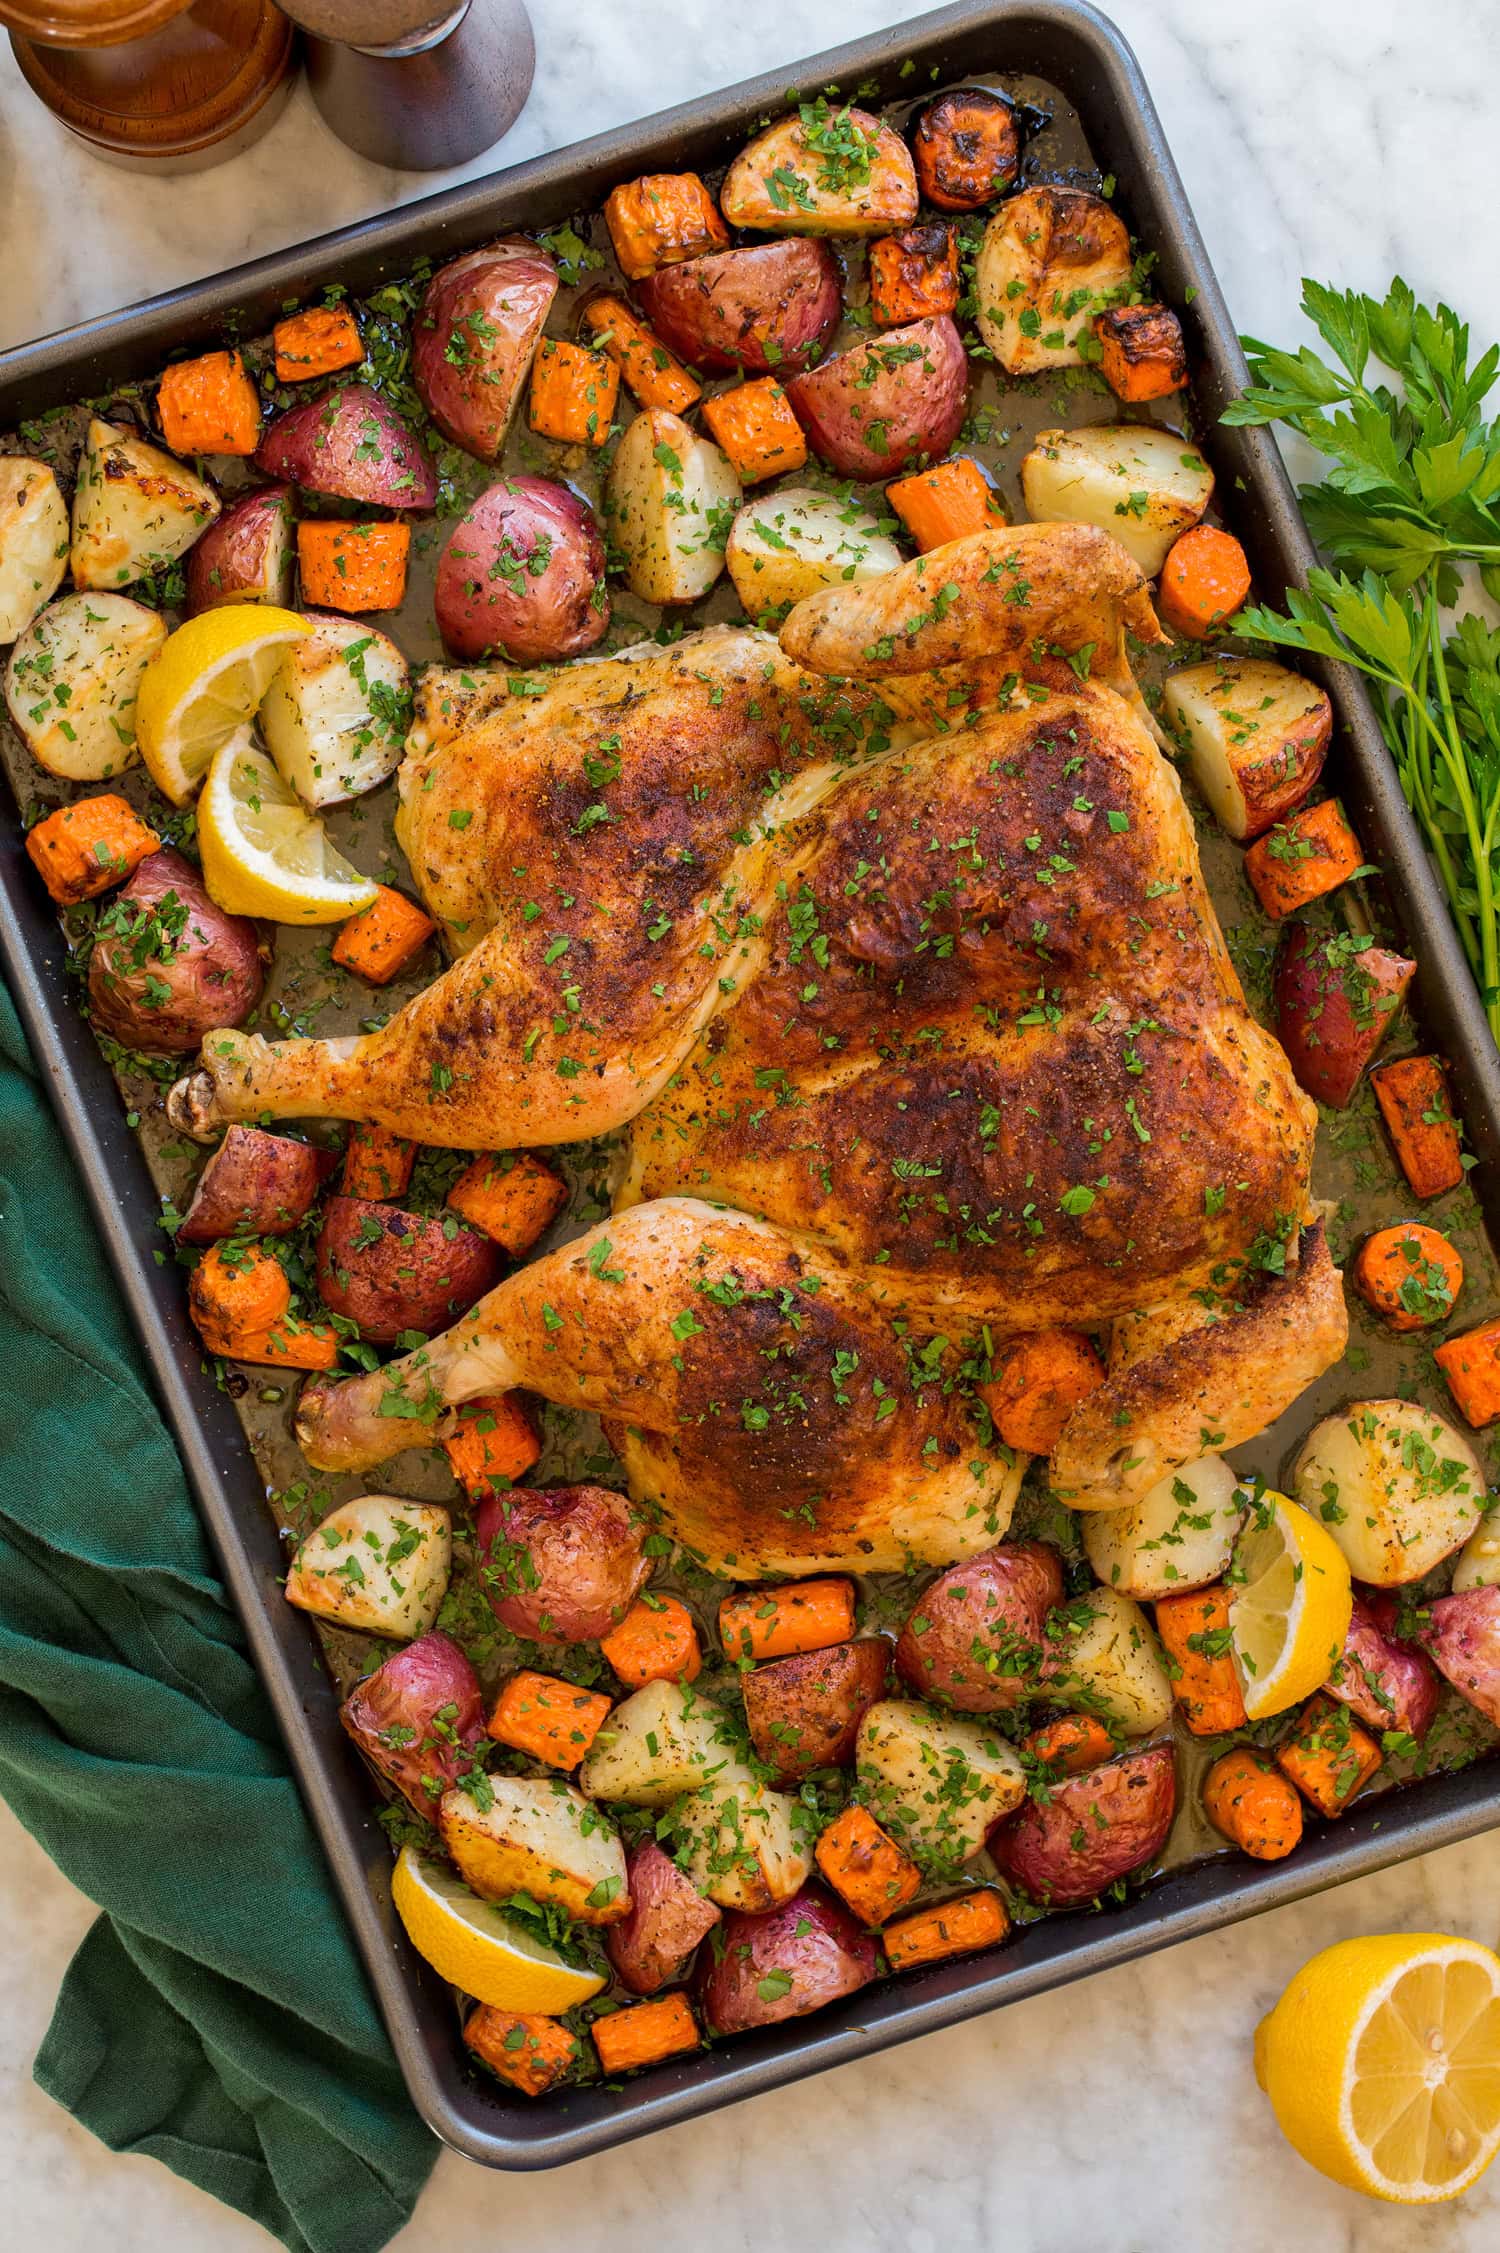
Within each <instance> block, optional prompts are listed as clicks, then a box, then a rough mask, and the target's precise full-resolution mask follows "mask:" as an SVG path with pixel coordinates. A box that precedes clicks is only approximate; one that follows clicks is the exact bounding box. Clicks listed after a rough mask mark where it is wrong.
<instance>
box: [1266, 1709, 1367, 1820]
mask: <svg viewBox="0 0 1500 2253" xmlns="http://www.w3.org/2000/svg"><path fill="white" fill-rule="evenodd" d="M1380 1762H1381V1752H1380V1747H1379V1745H1378V1744H1377V1743H1376V1742H1375V1739H1374V1738H1373V1737H1372V1736H1371V1735H1370V1734H1369V1732H1368V1730H1365V1729H1362V1728H1361V1727H1360V1725H1359V1723H1358V1722H1357V1721H1356V1720H1355V1718H1354V1716H1353V1714H1352V1713H1351V1712H1350V1711H1349V1708H1348V1707H1347V1706H1346V1705H1338V1704H1336V1703H1335V1701H1334V1700H1333V1699H1332V1698H1325V1697H1324V1696H1323V1694H1322V1692H1321V1691H1319V1693H1318V1695H1317V1696H1316V1697H1315V1698H1311V1699H1309V1701H1308V1703H1307V1704H1306V1705H1305V1706H1304V1707H1303V1708H1302V1711H1301V1714H1300V1715H1299V1716H1298V1720H1297V1727H1296V1730H1295V1732H1294V1734H1293V1735H1292V1736H1290V1737H1288V1738H1287V1740H1286V1742H1285V1743H1284V1744H1281V1745H1278V1746H1277V1748H1276V1765H1277V1767H1278V1768H1279V1769H1280V1770H1281V1772H1282V1774H1283V1775H1284V1776H1290V1778H1291V1780H1292V1782H1293V1783H1294V1784H1295V1785H1296V1787H1297V1789H1298V1791H1300V1792H1301V1793H1302V1795H1303V1797H1304V1798H1306V1799H1310V1800H1311V1801H1312V1803H1313V1805H1314V1807H1317V1808H1320V1809H1321V1810H1322V1812H1323V1813H1324V1814H1325V1815H1342V1814H1344V1813H1345V1812H1346V1811H1347V1809H1348V1807H1349V1804H1350V1802H1351V1801H1352V1800H1353V1798H1354V1795H1355V1793H1356V1792H1357V1791H1359V1790H1360V1788H1361V1786H1362V1785H1364V1784H1367V1783H1368V1782H1369V1780H1370V1778H1371V1777H1372V1776H1373V1775H1374V1773H1375V1771H1376V1769H1377V1768H1378V1767H1379V1766H1380Z"/></svg>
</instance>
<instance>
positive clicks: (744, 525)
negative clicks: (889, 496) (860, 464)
mask: <svg viewBox="0 0 1500 2253" xmlns="http://www.w3.org/2000/svg"><path fill="white" fill-rule="evenodd" d="M725 558H726V560H727V562H728V565H729V576H730V578H731V579H732V580H733V581H734V591H735V593H736V594H737V595H738V596H739V598H740V601H741V602H742V603H743V604H744V606H745V608H746V610H747V611H749V613H750V615H751V616H752V617H753V618H759V617H760V616H761V615H762V613H763V612H765V611H767V610H779V609H780V608H781V607H782V606H783V604H785V603H791V602H800V601H801V600H802V597H803V596H804V595H815V594H816V593H817V592H818V590H819V589H820V588H821V587H835V586H842V585H852V584H854V583H855V582H857V581H859V580H862V579H878V578H880V576H881V575H882V573H884V572H886V571H894V570H895V569H896V567H897V565H898V564H900V563H903V562H904V561H905V557H904V556H903V555H902V553H901V550H900V549H899V548H898V547H897V545H896V543H895V541H894V540H890V539H887V538H886V536H885V534H884V533H883V532H882V531H881V529H880V526H879V525H878V524H877V523H876V521H875V519H874V517H873V516H871V515H870V514H869V513H868V512H867V511H866V510H865V509H862V508H861V507H860V506H859V504H858V502H856V501H846V500H841V499H840V498H839V496H838V494H837V493H820V492H818V491H817V490H816V489H815V488H814V487H813V486H811V485H786V486H782V487H780V488H778V490H777V491H775V492H773V493H767V494H766V496H765V498H764V499H763V500H759V501H747V502H746V503H745V506H744V507H743V508H742V509H741V510H740V512H739V515H738V516H737V517H736V518H735V520H734V523H733V525H732V526H731V527H730V533H729V545H728V547H727V548H726V550H725Z"/></svg>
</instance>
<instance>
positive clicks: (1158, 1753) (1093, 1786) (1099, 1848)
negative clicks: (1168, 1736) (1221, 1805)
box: [989, 1744, 1177, 1909]
mask: <svg viewBox="0 0 1500 2253" xmlns="http://www.w3.org/2000/svg"><path fill="white" fill-rule="evenodd" d="M1176 1812H1177V1763H1176V1758H1175V1756H1174V1754H1173V1751H1172V1747H1171V1746H1170V1744H1155V1745H1147V1746H1146V1748H1145V1750H1144V1751H1142V1752H1126V1753H1122V1754H1121V1755H1120V1756H1119V1758H1118V1759H1116V1760H1106V1761H1105V1762H1104V1764H1103V1766H1102V1767H1099V1768H1089V1769H1086V1770H1085V1771H1084V1773H1083V1774H1082V1775H1078V1776H1065V1777H1064V1778H1063V1780H1062V1782H1061V1783H1057V1784H1052V1785H1050V1786H1049V1790H1048V1797H1047V1799H1046V1801H1045V1802H1042V1801H1040V1800H1035V1799H1028V1800H1027V1802H1026V1804H1025V1806H1024V1807H1022V1808H1021V1809H1020V1811H1019V1813H1017V1814H1015V1815H1013V1816H1011V1817H1009V1818H1008V1819H1007V1820H1006V1821H1005V1822H1003V1823H999V1824H997V1825H996V1827H995V1829H994V1830H993V1831H991V1833H990V1837H989V1848H990V1853H991V1855H992V1856H993V1858H994V1862H995V1866H996V1868H997V1869H998V1870H1000V1872H1001V1873H1002V1875H1003V1876H1005V1877H1007V1878H1009V1880H1010V1882H1011V1884H1012V1885H1017V1886H1019V1887H1020V1888H1021V1890H1022V1891H1023V1892H1024V1893H1029V1894H1030V1896H1031V1898H1032V1900H1033V1901H1036V1902H1039V1903H1041V1904H1042V1906H1043V1907H1045V1908H1051V1909H1076V1908H1079V1907H1080V1906H1081V1905H1082V1904H1083V1903H1084V1902H1085V1901H1092V1900H1094V1899H1095V1898H1096V1896H1097V1895H1099V1894H1101V1893H1103V1892H1104V1891H1105V1889H1106V1887H1108V1886H1111V1885H1113V1884H1114V1882H1115V1880H1116V1878H1122V1877H1128V1876H1129V1874H1130V1872H1131V1871H1132V1870H1138V1869H1140V1868H1141V1867H1142V1866H1143V1865H1144V1864H1145V1863H1147V1862H1154V1861H1155V1859H1156V1857H1157V1855H1158V1854H1159V1853H1160V1852H1161V1850H1162V1848H1163V1847H1164V1846H1165V1845H1166V1843H1167V1838H1168V1834H1169V1833H1170V1831H1171V1828H1172V1819H1173V1817H1174V1816H1175V1814H1176Z"/></svg>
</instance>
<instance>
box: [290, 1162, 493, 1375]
mask: <svg viewBox="0 0 1500 2253" xmlns="http://www.w3.org/2000/svg"><path fill="white" fill-rule="evenodd" d="M317 1267H318V1294H319V1296H320V1297H321V1299H322V1301H323V1304H324V1305H325V1306H326V1307H327V1308H328V1311H329V1313H330V1314H342V1315H344V1316H345V1317H346V1319H347V1320H349V1321H350V1322H353V1323H354V1324H356V1326H357V1327H358V1330H359V1334H360V1336H361V1337H362V1338H365V1339H368V1341H369V1342H370V1344H371V1345H377V1346H390V1345H394V1344H395V1342H396V1340H397V1339H398V1338H399V1337H401V1336H402V1335H403V1333H404V1332H406V1331H408V1330H418V1331H420V1332H421V1333H422V1334H423V1336H424V1337H432V1336H433V1335H434V1334H435V1333H436V1332H437V1331H439V1330H446V1329H447V1327H448V1325H449V1323H450V1322H455V1321H457V1319H458V1317H459V1315H461V1314H463V1313H465V1312H467V1310H468V1309H469V1308H470V1307H471V1306H472V1305H473V1304H474V1301H475V1300H476V1299H482V1298H483V1297H484V1294H485V1292H486V1291H487V1290H489V1288H490V1287H491V1285H492V1284H494V1283H497V1282H498V1281H499V1279H500V1254H499V1252H498V1250H497V1249H496V1247H495V1246H494V1245H493V1244H492V1243H491V1242H490V1239H489V1238H488V1236H481V1235H480V1233H479V1231H478V1229H477V1228H469V1227H466V1226H465V1225H464V1223H463V1222H462V1221H457V1220H455V1219H454V1216H453V1215H452V1214H451V1213H446V1214H444V1215H442V1216H441V1217H440V1218H438V1219H433V1220H427V1219H424V1218H423V1216H422V1215H421V1214H420V1213H409V1212H403V1211H402V1209H401V1207H400V1206H399V1205H387V1204H384V1203H377V1202H376V1201H375V1200H374V1199H373V1198H369V1197H330V1198H329V1200H328V1210H327V1211H326V1212H325V1213H324V1215H323V1225H322V1227H321V1228H320V1229H319V1231H318V1243H317Z"/></svg>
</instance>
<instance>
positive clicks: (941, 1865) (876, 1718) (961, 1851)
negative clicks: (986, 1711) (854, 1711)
mask: <svg viewBox="0 0 1500 2253" xmlns="http://www.w3.org/2000/svg"><path fill="white" fill-rule="evenodd" d="M855 1768H856V1770H857V1773H858V1775H859V1780H860V1782H861V1784H862V1785H863V1786H864V1797H865V1799H866V1801H867V1802H868V1805H869V1809H870V1812H871V1814H872V1815H873V1816H874V1817H875V1820H876V1821H877V1822H878V1823H879V1824H880V1825H881V1827H882V1829H884V1830H887V1831H889V1833H890V1835H891V1837H892V1838H893V1839H895V1841H896V1843H897V1844H898V1845H899V1846H902V1847H904V1848H905V1850H906V1852H907V1853H908V1854H910V1855H911V1857H912V1859H913V1860H914V1861H916V1862H919V1863H921V1864H922V1866H923V1868H924V1869H927V1870H929V1871H932V1872H934V1873H939V1874H941V1873H944V1872H949V1873H951V1872H953V1871H955V1870H957V1869H959V1868H961V1867H962V1865H963V1864H964V1863H965V1862H968V1861H972V1859H973V1857H974V1856H975V1855H976V1854H977V1853H978V1852H979V1849H980V1848H981V1846H983V1844H984V1840H985V1833H986V1832H987V1831H988V1830H989V1828H990V1826H991V1824H992V1823H995V1822H998V1821H999V1819H1000V1817H1001V1816H1002V1815H1007V1814H1009V1812H1010V1810H1011V1809H1012V1808H1013V1807H1019V1805H1020V1804H1021V1801H1022V1800H1023V1799H1024V1798H1025V1797H1026V1772H1025V1770H1024V1768H1023V1767H1022V1765H1021V1758H1020V1755H1019V1753H1017V1752H1016V1750H1015V1749H1014V1747H1013V1746H1011V1745H1009V1744H1007V1743H1006V1741H1005V1739H1004V1738H1003V1737H1002V1736H1000V1735H999V1734H998V1732H997V1731H995V1730H994V1729H992V1728H987V1727H986V1726H985V1724H984V1723H983V1722H982V1721H970V1720H960V1719H959V1718H958V1717H957V1716H956V1715H954V1714H950V1713H938V1712H937V1711H936V1710H935V1709H934V1708H933V1707H932V1706H930V1705H922V1704H920V1703H919V1702H918V1701H917V1700H916V1699H915V1698H882V1699H881V1700H880V1702H879V1704H878V1705H872V1706H871V1708H870V1710H869V1712H868V1713H867V1714H866V1715H865V1717H864V1719H863V1721H862V1722H861V1723H860V1725H859V1743H858V1747H857V1749H856V1752H855Z"/></svg>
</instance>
